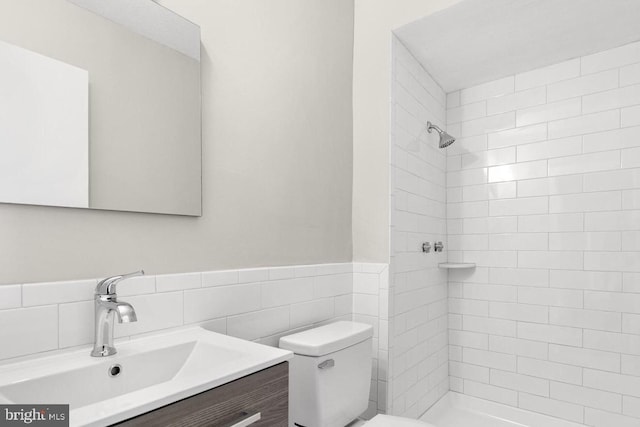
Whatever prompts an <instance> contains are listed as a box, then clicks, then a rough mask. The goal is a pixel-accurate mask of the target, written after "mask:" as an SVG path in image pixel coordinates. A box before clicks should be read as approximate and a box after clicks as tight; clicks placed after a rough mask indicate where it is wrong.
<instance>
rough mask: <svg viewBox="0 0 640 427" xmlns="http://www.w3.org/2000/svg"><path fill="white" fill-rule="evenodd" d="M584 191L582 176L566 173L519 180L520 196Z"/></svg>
mask: <svg viewBox="0 0 640 427" xmlns="http://www.w3.org/2000/svg"><path fill="white" fill-rule="evenodd" d="M580 192H582V176H581V175H566V176H559V177H549V178H537V179H528V180H524V181H518V197H533V196H552V195H557V194H571V193H580Z"/></svg>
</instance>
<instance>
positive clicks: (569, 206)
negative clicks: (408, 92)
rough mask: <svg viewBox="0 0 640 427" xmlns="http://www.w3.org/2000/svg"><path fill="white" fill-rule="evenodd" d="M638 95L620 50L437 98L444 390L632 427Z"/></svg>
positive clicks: (631, 56)
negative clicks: (441, 118) (443, 178)
mask: <svg viewBox="0 0 640 427" xmlns="http://www.w3.org/2000/svg"><path fill="white" fill-rule="evenodd" d="M514 82H515V83H514ZM638 83H640V43H634V44H630V45H627V46H623V47H620V48H616V49H612V50H610V51H606V52H601V53H598V54H595V55H591V56H587V57H583V58H577V59H572V60H570V61H566V62H563V63H560V64H556V65H552V66H549V67H545V68H542V69H539V70H533V71H529V72H526V73H522V74H519V75H516V76H512V77H508V78H505V79H500V80H498V81H495V82H489V83H485V84H483V85H480V86H477V87H473V88H467V89H463V90H461V91H459V92H454V93H450V94H448V95H447V100H456V101H457V103H456V104H455V106H454V107H452V106H449V107H448V110H447V119H448V123H449V124H455V125H456V126H459V129H461V130H462V131H463V133H462V134H458V136H463V137H464V138H460V139H459V140H458V141H457V142H456V143H455V144H454V146H452V147H455V149H449V150H448V158H447V165H449V169H448V172H449V173H448V179H447V212H448V214H449V216H448V220H449V221H448V240H449V242H448V243H449V248H450V250H451V251H450V253H449V259H450V260H459V261H465V262H475V263H477V264H478V266H477V268H476V269H475V270H472V271H457V272H455V273H450V275H449V309H450V315H449V330H450V332H449V344H450V350H449V353H450V355H451V362H450V376H451V388H452V389H453V390H455V391H459V392H462V393H466V394H469V395H473V396H477V397H481V398H485V399H489V400H493V401H497V402H501V403H506V404H508V405H512V406H518V407H520V408H523V409H528V410H532V411H535V412H541V413H544V414H549V415H553V416H556V417H560V418H563V419H567V420H571V421H576V422H580V423H585V424H586V425H590V426H600V425H602V426H604V425H607V426H613V425H616V426H618V425H619V426H623V425H625V426H626V425H629V426H631V425H634V426H638V425H640V410H638V405H639V404H640V400H639V398H640V391H639V390H640V275H639V274H638V272H640V86H639V85H638ZM514 84H515V86H514ZM485 103H486V106H487V107H486V109H484V108H482V107H480V106H483V105H484V104H485ZM483 112H484V113H485V114H484V115H483V114H482V113H483ZM477 140H479V141H484V142H487V144H486V145H482V144H479V143H476V142H474V143H472V144H470V143H468V142H467V141H477ZM509 149H511V150H512V151H508V150H509ZM502 150H507V151H502ZM498 183H500V184H501V185H504V186H503V187H499V188H498V187H488V185H496V184H498ZM415 223H416V222H414V223H413V224H415Z"/></svg>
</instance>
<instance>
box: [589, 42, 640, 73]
mask: <svg viewBox="0 0 640 427" xmlns="http://www.w3.org/2000/svg"><path fill="white" fill-rule="evenodd" d="M581 62H582V64H581V67H582V74H591V73H595V72H598V71H601V70H609V69H612V68H618V67H620V66H623V65H627V64H633V63H634V62H640V43H638V42H635V43H629V44H626V45H624V46H620V47H617V48H614V49H609V50H605V51H603V52H598V53H594V54H593V55H588V56H583V57H582V58H581Z"/></svg>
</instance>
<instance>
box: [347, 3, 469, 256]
mask: <svg viewBox="0 0 640 427" xmlns="http://www.w3.org/2000/svg"><path fill="white" fill-rule="evenodd" d="M458 1H459V0H431V1H424V0H398V1H388V0H355V21H354V41H353V47H354V52H353V257H354V260H356V261H370V262H384V263H387V262H388V260H389V233H388V225H389V135H390V132H391V122H390V115H389V100H390V99H391V86H390V84H389V82H390V81H391V37H392V31H393V30H394V29H396V28H399V27H400V26H402V25H405V24H407V23H409V22H412V21H415V20H417V19H419V18H421V17H424V16H426V15H429V14H431V13H434V12H436V11H438V10H440V9H443V8H445V7H448V6H451V5H453V4H455V3H457V2H458Z"/></svg>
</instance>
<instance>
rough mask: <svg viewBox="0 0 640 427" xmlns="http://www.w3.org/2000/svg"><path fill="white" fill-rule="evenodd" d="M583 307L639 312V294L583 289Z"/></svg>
mask: <svg viewBox="0 0 640 427" xmlns="http://www.w3.org/2000/svg"><path fill="white" fill-rule="evenodd" d="M584 308H588V309H592V310H605V311H616V312H624V313H640V294H629V293H622V292H596V291H585V293H584Z"/></svg>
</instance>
